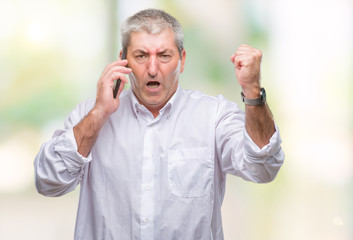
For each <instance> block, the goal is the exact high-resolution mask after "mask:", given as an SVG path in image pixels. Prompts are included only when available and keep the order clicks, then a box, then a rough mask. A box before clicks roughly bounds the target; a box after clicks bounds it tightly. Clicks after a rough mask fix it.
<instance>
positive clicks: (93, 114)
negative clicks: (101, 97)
mask: <svg viewBox="0 0 353 240" xmlns="http://www.w3.org/2000/svg"><path fill="white" fill-rule="evenodd" d="M88 115H89V117H90V118H91V119H93V122H95V124H97V126H103V124H104V123H105V121H107V119H108V118H109V116H110V113H109V112H107V111H104V110H102V109H100V108H99V107H96V106H95V107H94V108H93V109H92V110H91V111H90V112H89V113H88Z"/></svg>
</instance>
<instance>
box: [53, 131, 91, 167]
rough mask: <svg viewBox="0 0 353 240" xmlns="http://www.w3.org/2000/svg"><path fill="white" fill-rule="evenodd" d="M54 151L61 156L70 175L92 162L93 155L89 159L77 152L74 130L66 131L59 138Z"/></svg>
mask: <svg viewBox="0 0 353 240" xmlns="http://www.w3.org/2000/svg"><path fill="white" fill-rule="evenodd" d="M54 150H55V152H56V153H57V154H59V155H60V156H61V159H62V160H63V162H64V164H65V165H66V168H67V170H68V171H69V172H70V173H74V172H78V171H80V170H81V169H82V167H83V166H84V165H85V164H86V163H88V162H90V161H91V160H92V155H91V153H89V155H88V156H87V157H83V156H82V155H81V154H80V153H79V152H78V151H77V144H76V139H75V136H74V132H73V128H71V129H69V130H67V131H65V132H64V133H63V134H61V135H60V136H59V137H58V138H57V140H56V141H55V143H54Z"/></svg>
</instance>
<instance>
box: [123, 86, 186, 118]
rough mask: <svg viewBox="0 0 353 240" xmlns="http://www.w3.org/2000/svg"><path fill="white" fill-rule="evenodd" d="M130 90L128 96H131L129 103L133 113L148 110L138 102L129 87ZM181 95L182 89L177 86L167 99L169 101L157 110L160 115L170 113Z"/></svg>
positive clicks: (136, 113)
mask: <svg viewBox="0 0 353 240" xmlns="http://www.w3.org/2000/svg"><path fill="white" fill-rule="evenodd" d="M129 91H130V96H131V103H132V108H133V111H134V113H135V115H136V116H137V115H138V112H140V111H148V110H147V108H146V107H145V106H143V105H142V104H140V103H139V102H138V100H137V98H136V96H135V94H134V92H133V91H132V89H131V88H130V89H129ZM181 97H182V89H181V88H180V87H179V86H178V88H177V90H176V91H175V93H174V94H173V96H172V97H171V98H170V99H169V101H168V102H167V103H166V105H165V106H164V107H163V108H162V109H161V110H160V111H159V114H160V115H164V114H171V110H172V109H175V107H176V105H177V104H178V103H179V102H180V100H181Z"/></svg>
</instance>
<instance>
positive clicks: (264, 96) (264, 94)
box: [261, 88, 266, 103]
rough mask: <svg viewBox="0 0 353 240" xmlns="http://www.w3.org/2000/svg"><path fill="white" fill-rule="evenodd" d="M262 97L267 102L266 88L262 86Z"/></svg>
mask: <svg viewBox="0 0 353 240" xmlns="http://www.w3.org/2000/svg"><path fill="white" fill-rule="evenodd" d="M261 99H262V102H263V103H265V102H266V91H265V89H264V88H261Z"/></svg>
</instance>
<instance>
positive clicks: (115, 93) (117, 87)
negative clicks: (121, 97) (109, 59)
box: [113, 50, 126, 98]
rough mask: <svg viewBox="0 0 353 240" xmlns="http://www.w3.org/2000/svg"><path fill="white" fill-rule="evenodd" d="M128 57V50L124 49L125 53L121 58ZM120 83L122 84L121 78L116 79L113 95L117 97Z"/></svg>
mask: <svg viewBox="0 0 353 240" xmlns="http://www.w3.org/2000/svg"><path fill="white" fill-rule="evenodd" d="M123 59H126V50H125V51H124V50H123V53H122V54H121V60H123ZM120 84H121V79H120V78H119V79H118V80H116V83H115V87H114V89H113V97H114V98H116V95H118V91H119V88H120Z"/></svg>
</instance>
